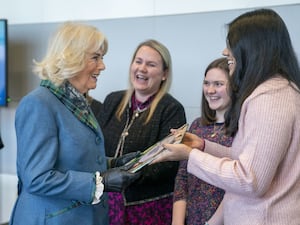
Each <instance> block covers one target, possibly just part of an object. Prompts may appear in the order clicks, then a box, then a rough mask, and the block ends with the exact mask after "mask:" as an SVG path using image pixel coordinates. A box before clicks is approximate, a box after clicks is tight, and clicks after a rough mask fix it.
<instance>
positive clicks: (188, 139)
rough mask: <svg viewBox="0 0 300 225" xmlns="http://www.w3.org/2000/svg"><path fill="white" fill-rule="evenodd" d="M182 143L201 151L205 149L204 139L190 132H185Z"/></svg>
mask: <svg viewBox="0 0 300 225" xmlns="http://www.w3.org/2000/svg"><path fill="white" fill-rule="evenodd" d="M181 143H183V144H185V145H187V146H189V147H191V148H197V149H199V150H201V151H203V150H204V140H203V139H202V138H200V137H198V136H197V135H195V134H192V133H190V132H186V133H185V135H184V137H183V139H182V142H181Z"/></svg>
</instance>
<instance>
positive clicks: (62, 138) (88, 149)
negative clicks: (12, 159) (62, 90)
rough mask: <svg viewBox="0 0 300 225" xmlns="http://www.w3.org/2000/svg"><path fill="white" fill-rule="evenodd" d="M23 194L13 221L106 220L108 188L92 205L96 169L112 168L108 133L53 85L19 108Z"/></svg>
mask: <svg viewBox="0 0 300 225" xmlns="http://www.w3.org/2000/svg"><path fill="white" fill-rule="evenodd" d="M15 127H16V135H17V175H18V178H19V196H18V199H17V201H16V204H15V207H14V210H13V213H12V216H11V221H10V224H11V225H42V224H47V225H51V224H53V225H54V224H55V225H77V224H78V225H79V224H80V225H82V224H84V225H106V224H108V204H107V194H104V195H103V196H102V198H101V202H100V203H99V204H97V205H92V204H91V202H92V200H93V195H94V191H95V182H94V173H95V171H104V170H106V167H107V165H106V157H105V151H104V142H103V141H104V140H103V135H102V132H101V130H100V128H99V127H98V130H97V132H96V131H93V130H92V129H91V128H90V127H88V126H87V125H86V124H84V123H82V122H81V121H79V120H78V119H77V118H76V117H75V116H74V115H73V114H72V113H71V112H70V111H69V110H68V109H67V108H66V106H65V105H63V104H62V103H61V102H60V101H59V100H58V99H57V98H56V97H55V96H54V95H53V94H52V93H51V92H50V91H49V90H48V89H47V88H44V87H38V88H37V89H36V90H34V91H32V92H31V93H29V94H28V95H27V96H25V97H24V98H23V99H22V101H21V102H20V104H19V106H18V109H17V111H16V120H15Z"/></svg>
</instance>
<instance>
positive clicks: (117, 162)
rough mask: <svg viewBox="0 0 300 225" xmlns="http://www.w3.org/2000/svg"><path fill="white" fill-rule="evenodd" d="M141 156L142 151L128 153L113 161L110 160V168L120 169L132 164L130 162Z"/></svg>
mask: <svg viewBox="0 0 300 225" xmlns="http://www.w3.org/2000/svg"><path fill="white" fill-rule="evenodd" d="M140 154H141V152H140V151H137V152H130V153H127V154H125V155H122V156H120V157H118V158H112V159H109V160H110V163H109V165H110V166H109V168H114V167H120V166H123V165H125V164H126V163H128V162H130V160H132V159H134V158H136V157H138V156H139V155H140Z"/></svg>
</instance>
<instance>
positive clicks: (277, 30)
mask: <svg viewBox="0 0 300 225" xmlns="http://www.w3.org/2000/svg"><path fill="white" fill-rule="evenodd" d="M227 45H228V48H229V49H230V50H231V52H232V54H233V56H234V58H235V61H236V67H235V71H234V73H233V75H232V76H231V80H230V84H231V89H232V96H231V100H232V105H231V107H230V108H229V110H228V113H227V114H226V116H225V125H226V128H227V131H228V132H229V134H231V135H232V136H234V135H235V134H236V132H237V130H238V120H239V117H240V111H241V107H242V104H243V102H244V101H245V99H246V98H247V97H248V96H249V95H250V94H251V93H252V92H253V91H254V89H255V88H256V87H257V86H258V85H260V84H261V83H263V82H264V81H266V80H268V79H270V78H272V77H274V76H277V75H280V76H281V77H284V78H285V79H287V80H288V81H289V82H293V83H295V84H296V86H297V87H298V88H300V77H299V76H300V74H299V65H298V61H297V58H296V54H295V52H294V49H293V46H292V43H291V39H290V35H289V32H288V30H287V27H286V25H285V23H284V21H283V20H282V19H281V17H280V16H279V15H278V14H277V13H276V12H275V11H273V10H270V9H258V10H254V11H251V12H247V13H245V14H242V15H241V16H239V17H237V18H236V19H234V20H233V21H232V22H231V23H229V25H228V34H227Z"/></svg>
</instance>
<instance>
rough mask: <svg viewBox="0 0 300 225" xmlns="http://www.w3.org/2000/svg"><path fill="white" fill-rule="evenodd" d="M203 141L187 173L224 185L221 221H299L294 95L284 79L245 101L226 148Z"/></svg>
mask: <svg viewBox="0 0 300 225" xmlns="http://www.w3.org/2000/svg"><path fill="white" fill-rule="evenodd" d="M205 143H206V144H205V152H201V151H198V150H192V152H191V154H190V157H189V160H188V172H189V173H192V174H194V175H195V176H197V177H199V178H200V179H203V180H205V181H207V182H209V183H211V184H213V185H215V186H218V187H220V188H223V189H225V190H226V194H225V197H224V201H223V204H224V205H223V206H224V208H223V210H224V224H225V225H275V224H276V225H299V224H300V94H299V92H297V91H295V89H293V88H292V87H291V85H289V84H288V82H287V81H286V80H285V79H282V78H280V77H277V78H273V79H270V80H268V81H266V82H264V83H263V84H262V85H260V86H259V87H257V88H256V89H255V90H254V92H253V93H252V94H251V95H250V96H249V97H248V98H247V99H246V100H245V102H244V104H243V106H242V110H241V115H240V119H239V130H238V132H237V134H236V136H235V138H234V140H233V143H232V147H231V148H226V147H223V146H221V145H217V144H215V143H212V142H209V141H206V142H205ZM207 153H210V154H207Z"/></svg>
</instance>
